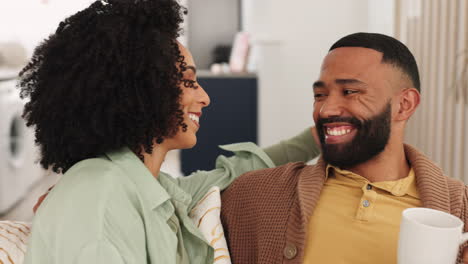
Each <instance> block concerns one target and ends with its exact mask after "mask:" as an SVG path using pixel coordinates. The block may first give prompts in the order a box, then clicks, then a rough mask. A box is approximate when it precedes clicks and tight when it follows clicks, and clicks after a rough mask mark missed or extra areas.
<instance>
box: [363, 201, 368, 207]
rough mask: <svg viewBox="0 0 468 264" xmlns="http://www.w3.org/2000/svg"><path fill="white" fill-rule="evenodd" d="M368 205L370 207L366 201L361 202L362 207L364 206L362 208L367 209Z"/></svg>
mask: <svg viewBox="0 0 468 264" xmlns="http://www.w3.org/2000/svg"><path fill="white" fill-rule="evenodd" d="M369 205H370V202H369V201H367V200H364V201H363V202H362V206H364V207H369Z"/></svg>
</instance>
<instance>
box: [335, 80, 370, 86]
mask: <svg viewBox="0 0 468 264" xmlns="http://www.w3.org/2000/svg"><path fill="white" fill-rule="evenodd" d="M335 83H336V84H357V85H364V86H367V84H366V83H365V82H362V81H360V80H358V79H336V80H335Z"/></svg>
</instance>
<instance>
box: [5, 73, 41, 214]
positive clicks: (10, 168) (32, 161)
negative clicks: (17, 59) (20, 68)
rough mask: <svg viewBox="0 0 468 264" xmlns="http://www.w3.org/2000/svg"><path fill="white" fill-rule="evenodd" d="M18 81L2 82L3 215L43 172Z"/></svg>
mask: <svg viewBox="0 0 468 264" xmlns="http://www.w3.org/2000/svg"><path fill="white" fill-rule="evenodd" d="M15 85H16V81H15V80H10V81H3V82H0V214H1V213H5V212H6V211H7V210H8V209H10V208H11V207H12V206H14V204H15V203H17V202H18V201H20V200H21V198H23V197H24V195H25V194H27V192H28V190H29V189H30V188H31V185H32V184H34V183H35V182H36V181H37V180H38V179H39V178H40V177H41V176H42V175H43V173H44V172H43V170H42V169H41V168H40V166H39V165H38V164H37V163H36V161H37V160H38V157H39V156H38V149H37V147H36V146H35V144H34V135H33V131H32V129H31V128H27V127H26V124H25V121H24V120H23V118H22V117H21V115H22V112H23V107H24V101H23V100H21V99H20V97H19V94H18V91H17V89H16V88H15Z"/></svg>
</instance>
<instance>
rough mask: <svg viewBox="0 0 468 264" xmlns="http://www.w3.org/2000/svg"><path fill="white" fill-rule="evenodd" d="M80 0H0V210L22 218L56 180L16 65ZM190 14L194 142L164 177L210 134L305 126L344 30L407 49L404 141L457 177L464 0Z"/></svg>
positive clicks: (269, 134)
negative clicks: (207, 102) (412, 79)
mask: <svg viewBox="0 0 468 264" xmlns="http://www.w3.org/2000/svg"><path fill="white" fill-rule="evenodd" d="M91 2H92V1H90V0H60V1H59V0H15V1H3V2H2V3H0V215H1V216H0V218H2V219H10V220H23V221H29V220H30V219H31V217H32V210H31V208H32V206H33V205H34V203H35V201H36V199H37V197H38V196H39V195H40V194H42V193H44V192H45V191H46V190H47V188H48V187H50V186H51V185H52V184H54V182H55V181H56V180H57V179H58V177H59V176H58V175H55V174H53V173H50V172H48V171H44V170H42V169H40V168H39V167H38V166H37V164H35V162H36V161H37V158H38V156H37V148H36V146H34V139H33V135H32V133H31V130H30V129H27V128H26V127H25V126H24V122H23V121H22V119H21V112H22V107H23V106H24V102H23V101H22V100H20V99H19V97H18V93H17V91H16V88H15V83H16V81H15V79H16V78H15V77H16V75H17V73H18V71H19V70H20V69H21V67H23V66H24V65H25V63H26V62H27V61H28V59H29V58H30V56H31V54H32V52H33V50H34V47H35V46H36V45H37V44H39V43H40V42H41V40H43V39H44V38H45V37H47V36H48V35H49V34H50V33H52V32H53V30H54V29H55V28H56V27H57V25H58V23H59V22H60V21H61V20H63V19H64V18H66V17H67V16H69V15H71V14H73V13H75V12H77V11H78V10H80V9H83V8H85V7H86V6H88V5H89V4H90V3H91ZM181 3H182V4H183V5H185V6H187V8H188V10H189V15H188V16H187V17H186V20H185V23H184V34H183V36H182V37H181V39H180V41H181V42H182V43H183V44H184V45H186V46H187V47H188V48H189V49H190V50H191V52H192V54H193V56H194V59H195V62H196V64H197V67H198V68H199V69H200V71H199V72H200V73H199V74H198V78H199V82H200V84H201V85H202V86H203V87H204V88H205V89H206V90H207V92H208V93H209V94H210V97H211V100H212V104H211V106H210V107H209V108H207V110H206V111H205V112H204V116H203V118H202V120H201V124H202V127H201V131H200V132H199V143H198V145H197V147H195V148H194V149H192V150H184V151H181V152H177V151H176V152H173V153H170V156H169V157H168V159H167V162H166V163H165V165H164V166H165V167H164V169H163V170H166V171H168V172H170V173H171V174H173V175H175V176H183V175H187V174H189V173H190V172H192V171H194V170H196V169H209V168H211V167H213V166H214V157H216V155H218V154H220V153H223V152H222V151H220V150H219V149H218V148H217V145H219V144H226V143H232V142H239V141H253V142H256V143H258V144H259V145H260V146H268V145H271V144H274V143H277V142H279V141H280V140H282V139H286V138H289V137H291V136H294V135H295V134H297V133H298V132H300V131H301V130H303V129H305V128H306V127H309V126H311V125H313V121H312V104H313V93H312V83H313V82H314V81H315V80H316V78H317V77H318V74H319V70H320V65H321V62H322V59H323V57H324V56H325V55H326V54H327V51H328V49H329V47H330V46H331V45H332V44H333V43H334V42H335V41H336V40H338V39H339V38H341V37H343V36H345V35H347V34H350V33H354V32H360V31H364V32H378V33H383V34H387V35H390V36H394V37H396V38H398V39H400V40H401V41H403V42H404V43H405V44H407V45H408V46H409V48H410V49H411V50H412V52H413V53H414V54H415V56H416V59H417V61H418V64H419V67H420V73H421V77H422V104H421V107H419V109H418V111H417V113H416V115H415V116H414V117H413V118H412V120H411V122H410V125H409V129H408V132H407V142H408V143H410V144H413V145H415V146H417V147H418V148H420V149H421V150H422V151H423V152H425V153H426V154H427V155H428V156H429V157H430V158H431V159H433V160H434V161H436V162H437V163H438V164H439V165H440V166H441V167H442V168H443V170H444V171H445V172H446V174H447V175H449V176H452V177H455V178H458V179H461V180H463V181H465V182H468V174H467V173H466V171H467V170H468V165H467V164H468V138H467V131H468V129H467V126H468V125H467V123H468V122H467V121H468V66H467V65H468V50H467V49H468V48H467V47H468V1H467V0H327V1H315V0H294V1H283V0H181Z"/></svg>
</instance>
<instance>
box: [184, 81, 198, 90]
mask: <svg viewBox="0 0 468 264" xmlns="http://www.w3.org/2000/svg"><path fill="white" fill-rule="evenodd" d="M183 82H184V86H185V87H187V88H193V89H197V88H198V85H196V83H197V82H196V81H194V80H189V79H185V80H183Z"/></svg>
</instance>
